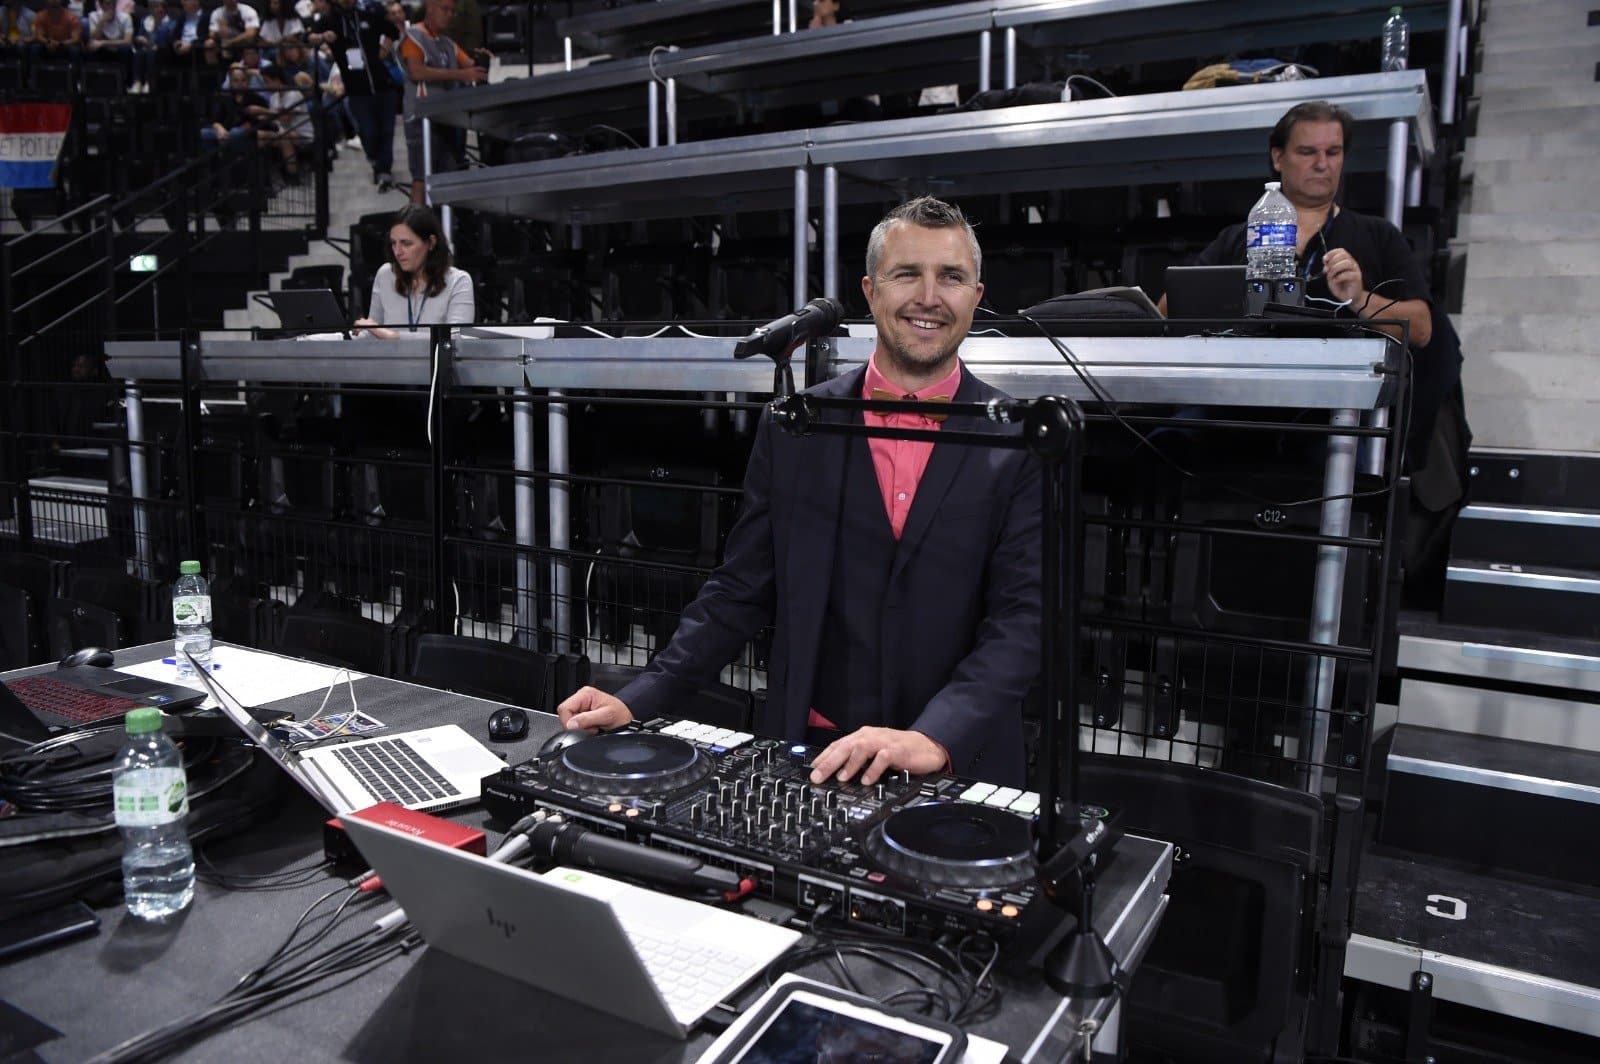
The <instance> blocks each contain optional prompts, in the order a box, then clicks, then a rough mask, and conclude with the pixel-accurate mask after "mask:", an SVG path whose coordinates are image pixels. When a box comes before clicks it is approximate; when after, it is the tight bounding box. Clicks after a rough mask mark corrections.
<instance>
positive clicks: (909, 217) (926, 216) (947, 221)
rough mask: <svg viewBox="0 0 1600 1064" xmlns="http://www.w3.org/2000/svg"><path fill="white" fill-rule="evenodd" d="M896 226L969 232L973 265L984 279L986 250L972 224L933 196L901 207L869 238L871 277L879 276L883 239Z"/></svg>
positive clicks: (953, 207)
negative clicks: (955, 229) (905, 225)
mask: <svg viewBox="0 0 1600 1064" xmlns="http://www.w3.org/2000/svg"><path fill="white" fill-rule="evenodd" d="M897 222H904V223H906V224H907V225H920V226H922V227H923V228H924V229H954V228H955V227H956V226H958V225H959V226H960V227H961V228H962V229H964V230H966V233H967V243H969V244H971V245H972V265H973V266H974V267H975V268H976V269H977V271H978V276H979V277H982V276H983V249H982V248H980V247H979V246H978V234H977V233H974V232H973V231H972V223H971V222H969V221H967V216H966V215H965V214H962V213H961V208H960V207H957V206H956V205H955V204H953V203H946V202H945V201H944V200H941V199H934V198H933V197H932V196H918V197H917V198H916V199H914V200H907V201H906V202H905V203H902V204H900V206H898V207H896V208H895V209H894V210H892V211H890V212H889V213H888V214H886V215H884V216H883V220H882V221H881V222H879V223H878V224H877V225H875V226H873V227H872V235H871V236H869V237H868V238H867V276H868V277H875V276H877V273H878V260H879V259H880V258H882V257H883V242H884V239H885V238H886V237H887V236H888V235H889V229H890V227H891V226H893V225H895V224H896V223H897Z"/></svg>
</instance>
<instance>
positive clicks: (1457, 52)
mask: <svg viewBox="0 0 1600 1064" xmlns="http://www.w3.org/2000/svg"><path fill="white" fill-rule="evenodd" d="M1461 5H1462V0H1450V14H1449V16H1448V21H1447V23H1446V26H1445V31H1444V72H1443V76H1442V78H1441V79H1440V86H1439V118H1440V120H1441V121H1443V122H1444V124H1445V125H1447V126H1453V125H1455V124H1456V81H1457V80H1458V78H1459V77H1460V67H1461V65H1462V64H1461V57H1462V56H1463V55H1465V54H1466V49H1465V47H1464V45H1465V43H1466V42H1465V41H1464V40H1463V34H1462V32H1461Z"/></svg>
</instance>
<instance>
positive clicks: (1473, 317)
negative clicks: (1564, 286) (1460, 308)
mask: <svg viewBox="0 0 1600 1064" xmlns="http://www.w3.org/2000/svg"><path fill="white" fill-rule="evenodd" d="M1507 309H1508V310H1509V309H1511V308H1507ZM1454 322H1455V327H1456V332H1458V333H1460V334H1461V346H1462V347H1463V348H1470V349H1471V350H1472V352H1473V356H1472V357H1473V358H1477V357H1478V355H1477V353H1478V352H1480V351H1540V352H1544V353H1546V354H1549V355H1552V356H1571V355H1578V356H1579V357H1582V358H1586V359H1587V358H1592V357H1593V356H1594V355H1595V354H1597V353H1600V320H1597V319H1596V318H1594V317H1593V316H1592V315H1588V314H1458V315H1455V317H1454ZM1569 368H1570V367H1569ZM1592 376H1600V375H1592Z"/></svg>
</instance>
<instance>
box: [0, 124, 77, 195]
mask: <svg viewBox="0 0 1600 1064" xmlns="http://www.w3.org/2000/svg"><path fill="white" fill-rule="evenodd" d="M71 124H72V105H71V104H69V103H6V104H0V188H50V187H52V186H53V185H54V184H55V181H54V180H53V179H54V177H55V168H56V156H58V155H60V154H61V142H62V141H63V140H65V139H66V136H67V127H68V126H70V125H71Z"/></svg>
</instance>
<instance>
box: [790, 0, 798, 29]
mask: <svg viewBox="0 0 1600 1064" xmlns="http://www.w3.org/2000/svg"><path fill="white" fill-rule="evenodd" d="M799 6H800V5H799V4H798V3H797V2H796V0H789V32H790V33H793V32H794V31H795V30H797V29H799V28H800V24H799V18H800V13H799V11H798V10H796V9H797V8H798V7H799Z"/></svg>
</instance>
